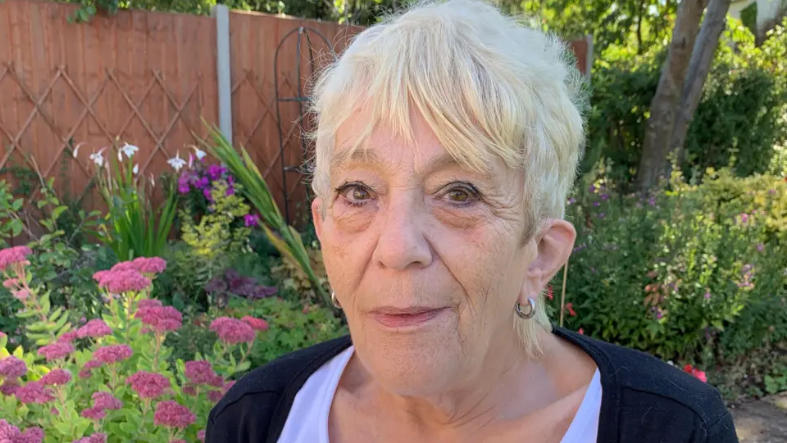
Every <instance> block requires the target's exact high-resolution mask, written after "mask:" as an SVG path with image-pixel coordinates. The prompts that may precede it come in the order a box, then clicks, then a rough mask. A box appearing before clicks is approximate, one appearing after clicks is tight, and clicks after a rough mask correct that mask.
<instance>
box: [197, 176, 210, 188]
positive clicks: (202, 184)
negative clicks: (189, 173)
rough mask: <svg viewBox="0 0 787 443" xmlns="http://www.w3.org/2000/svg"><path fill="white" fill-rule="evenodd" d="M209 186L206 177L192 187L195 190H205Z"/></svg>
mask: <svg viewBox="0 0 787 443" xmlns="http://www.w3.org/2000/svg"><path fill="white" fill-rule="evenodd" d="M209 185H210V180H208V177H202V178H201V179H199V180H197V183H196V184H195V185H194V186H196V187H197V189H202V190H204V189H206V188H207V187H208V186H209Z"/></svg>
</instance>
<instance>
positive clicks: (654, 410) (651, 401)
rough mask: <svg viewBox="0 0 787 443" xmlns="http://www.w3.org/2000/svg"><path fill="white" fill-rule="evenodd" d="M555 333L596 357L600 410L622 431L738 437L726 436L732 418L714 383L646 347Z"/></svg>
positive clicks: (678, 436) (681, 438) (693, 437)
mask: <svg viewBox="0 0 787 443" xmlns="http://www.w3.org/2000/svg"><path fill="white" fill-rule="evenodd" d="M555 333H556V334H557V335H558V336H560V337H562V338H564V339H566V340H568V341H570V342H572V343H574V344H575V345H577V346H579V347H580V348H582V349H583V350H584V351H585V352H587V353H588V354H589V355H590V356H591V357H592V358H593V360H595V362H596V364H597V366H598V368H599V372H600V373H601V380H602V390H603V399H602V415H603V414H604V413H606V416H607V418H608V419H609V420H610V421H611V422H613V423H616V424H617V427H618V431H619V432H620V433H621V434H623V435H626V434H628V435H629V436H631V433H632V432H633V433H637V434H639V433H642V434H646V433H647V432H648V430H650V432H655V433H656V434H659V435H664V434H670V435H671V436H672V438H671V439H668V441H708V440H707V439H708V438H710V437H713V436H715V435H717V434H718V436H719V437H714V438H715V439H714V440H712V441H720V442H727V441H737V439H729V440H728V439H727V437H728V436H731V437H730V438H734V434H735V433H734V426H733V424H732V418H731V416H730V414H729V411H728V410H727V408H726V405H725V404H724V401H723V399H722V397H721V395H720V393H719V391H718V390H717V389H716V388H714V387H713V386H711V385H709V384H707V383H704V382H702V381H700V380H698V379H696V378H694V377H693V376H691V375H689V374H687V373H685V372H683V371H682V370H680V369H678V368H675V367H673V366H671V365H669V364H667V363H664V362H663V361H661V360H659V359H657V358H655V357H653V356H651V355H649V354H646V353H644V352H641V351H637V350H634V349H629V348H624V347H622V346H618V345H614V344H611V343H606V342H603V341H600V340H595V339H592V338H589V337H585V336H583V335H579V334H576V333H573V332H569V331H566V330H563V329H556V330H555ZM602 418H603V417H602ZM722 437H723V438H722ZM684 439H687V440H684ZM643 441H650V440H647V439H645V440H643Z"/></svg>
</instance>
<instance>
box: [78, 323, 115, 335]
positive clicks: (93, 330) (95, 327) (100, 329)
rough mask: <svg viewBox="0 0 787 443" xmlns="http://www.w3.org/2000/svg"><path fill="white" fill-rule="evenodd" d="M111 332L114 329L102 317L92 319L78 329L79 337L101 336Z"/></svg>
mask: <svg viewBox="0 0 787 443" xmlns="http://www.w3.org/2000/svg"><path fill="white" fill-rule="evenodd" d="M111 334H112V329H111V328H110V327H109V326H108V325H107V324H106V322H105V321H104V320H101V319H94V320H90V321H89V322H87V323H86V324H84V325H83V326H82V327H80V328H79V329H77V331H76V335H77V337H78V338H86V337H90V338H100V337H105V336H107V335H111Z"/></svg>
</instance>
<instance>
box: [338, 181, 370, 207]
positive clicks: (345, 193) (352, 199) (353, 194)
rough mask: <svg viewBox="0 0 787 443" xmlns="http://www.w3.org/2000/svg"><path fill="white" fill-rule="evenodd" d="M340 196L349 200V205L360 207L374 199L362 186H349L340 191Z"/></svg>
mask: <svg viewBox="0 0 787 443" xmlns="http://www.w3.org/2000/svg"><path fill="white" fill-rule="evenodd" d="M338 192H339V194H340V195H341V196H342V197H344V198H345V200H347V203H349V204H351V205H354V206H360V205H362V204H364V203H365V202H367V201H368V200H371V199H372V192H371V191H370V190H369V189H368V188H366V187H365V186H362V185H357V184H347V185H345V186H342V187H341V188H339V189H338Z"/></svg>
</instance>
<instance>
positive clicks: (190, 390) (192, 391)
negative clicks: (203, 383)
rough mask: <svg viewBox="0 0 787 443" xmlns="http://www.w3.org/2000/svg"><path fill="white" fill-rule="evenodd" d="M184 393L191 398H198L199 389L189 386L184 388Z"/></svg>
mask: <svg viewBox="0 0 787 443" xmlns="http://www.w3.org/2000/svg"><path fill="white" fill-rule="evenodd" d="M183 393H184V394H186V395H188V396H190V397H196V396H197V388H196V386H194V385H192V384H187V385H186V386H183Z"/></svg>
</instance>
